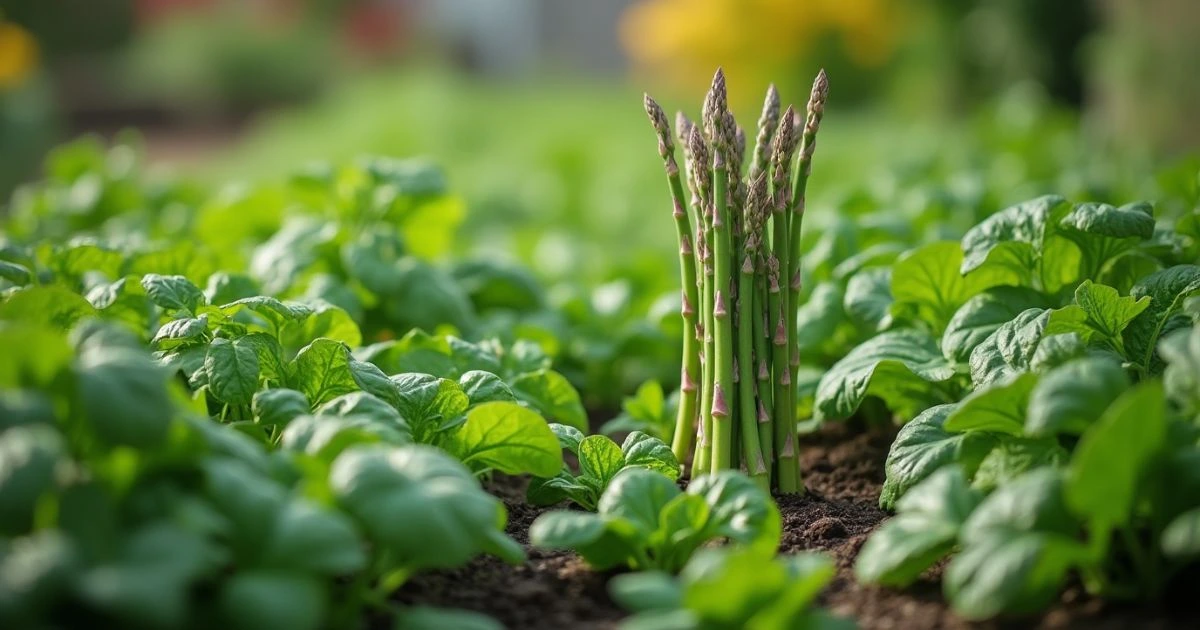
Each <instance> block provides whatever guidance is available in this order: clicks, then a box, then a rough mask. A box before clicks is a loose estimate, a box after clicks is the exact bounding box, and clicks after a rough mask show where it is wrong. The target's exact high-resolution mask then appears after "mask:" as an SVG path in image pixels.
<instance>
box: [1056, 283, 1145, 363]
mask: <svg viewBox="0 0 1200 630" xmlns="http://www.w3.org/2000/svg"><path fill="white" fill-rule="evenodd" d="M1149 305H1150V298H1148V297H1142V298H1141V299H1139V300H1135V299H1134V298H1132V297H1129V296H1126V297H1121V296H1120V295H1119V294H1118V293H1117V290H1116V289H1114V288H1112V287H1107V286H1104V285H1102V284H1093V283H1092V281H1091V280H1084V281H1083V283H1082V284H1080V285H1079V286H1078V287H1077V288H1076V289H1075V303H1074V304H1069V305H1067V306H1064V307H1063V308H1059V309H1055V310H1053V311H1050V319H1049V320H1048V321H1047V322H1046V329H1045V331H1044V332H1043V334H1044V335H1046V336H1050V335H1057V334H1063V333H1072V332H1073V333H1076V334H1078V335H1079V336H1080V338H1081V339H1083V341H1085V342H1088V341H1091V340H1092V339H1095V338H1099V339H1100V340H1101V341H1103V342H1105V343H1108V344H1110V345H1112V347H1113V348H1114V349H1116V350H1117V351H1118V352H1123V351H1124V347H1125V344H1124V342H1123V340H1122V332H1123V331H1124V330H1125V327H1126V326H1128V325H1129V322H1131V321H1133V319H1134V318H1135V317H1137V316H1138V314H1140V313H1141V312H1142V311H1144V310H1146V307H1148V306H1149Z"/></svg>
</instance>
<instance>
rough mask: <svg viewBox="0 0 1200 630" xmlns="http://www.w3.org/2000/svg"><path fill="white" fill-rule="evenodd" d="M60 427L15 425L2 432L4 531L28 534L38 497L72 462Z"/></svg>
mask: <svg viewBox="0 0 1200 630" xmlns="http://www.w3.org/2000/svg"><path fill="white" fill-rule="evenodd" d="M65 455H66V449H65V447H64V444H63V440H62V438H61V437H60V436H59V433H58V431H57V430H55V429H54V428H53V427H50V426H46V425H32V426H22V427H15V428H11V429H8V430H6V431H4V432H3V433H0V534H2V535H4V536H10V537H11V536H18V535H21V534H27V533H29V532H30V531H31V529H32V526H33V518H34V508H35V507H36V506H37V503H38V500H39V499H40V498H41V497H42V496H43V495H44V494H46V493H48V492H50V491H52V490H54V489H55V486H56V485H57V479H56V476H57V470H58V469H59V468H60V467H64V466H66V465H67V464H68V461H67V460H66V458H65Z"/></svg>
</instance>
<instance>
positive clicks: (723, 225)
mask: <svg viewBox="0 0 1200 630" xmlns="http://www.w3.org/2000/svg"><path fill="white" fill-rule="evenodd" d="M710 95H711V98H710V100H711V102H712V106H711V107H710V109H709V114H710V116H711V120H710V121H706V124H707V125H709V126H710V127H711V130H712V131H711V133H712V136H713V145H714V146H713V152H712V157H713V160H712V169H713V208H714V209H713V220H712V236H713V238H712V243H713V247H712V250H713V251H712V254H713V256H712V257H713V313H712V317H713V324H714V329H713V376H714V378H713V398H712V413H711V415H712V422H713V432H712V455H711V460H710V464H711V467H712V468H711V470H713V471H717V470H724V469H728V468H732V467H733V427H732V425H733V422H732V420H731V419H730V413H729V409H730V396H732V395H733V326H732V323H731V321H730V313H731V312H732V304H731V303H730V288H731V287H732V276H731V273H730V271H731V270H730V266H731V262H732V261H733V252H732V251H731V248H732V240H731V235H730V229H731V227H732V226H731V219H730V215H729V206H730V203H729V197H730V191H729V164H728V163H727V162H726V157H725V156H726V155H727V153H728V152H729V151H731V150H733V144H734V142H733V140H732V135H733V130H732V129H730V128H729V125H728V121H727V120H726V119H725V113H726V108H725V75H724V74H723V73H722V72H721V70H717V74H716V76H715V77H713V86H712V90H711V91H710Z"/></svg>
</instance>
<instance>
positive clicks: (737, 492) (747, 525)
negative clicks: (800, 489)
mask: <svg viewBox="0 0 1200 630" xmlns="http://www.w3.org/2000/svg"><path fill="white" fill-rule="evenodd" d="M687 493H688V494H694V495H697V496H701V497H704V500H705V502H707V503H708V506H709V508H710V509H711V515H710V517H709V519H710V523H709V527H710V528H712V531H715V532H716V533H717V534H719V535H721V536H725V537H727V538H729V539H730V540H733V541H736V542H739V543H741V544H743V545H745V546H747V547H750V548H751V549H756V550H758V551H760V552H762V553H763V554H764V555H766V556H768V557H769V556H773V555H774V553H775V550H776V549H778V547H779V538H780V534H781V530H782V527H783V525H782V520H781V517H780V515H779V508H777V507H775V502H774V501H773V500H772V499H771V495H770V493H769V492H767V491H766V490H764V489H763V488H762V487H761V486H759V485H758V483H757V482H755V481H754V480H752V479H750V477H747V476H746V475H744V474H741V473H739V472H737V471H733V470H722V471H718V472H715V473H711V474H707V475H702V476H700V477H697V478H695V479H693V480H692V481H691V483H689V484H688V488H687Z"/></svg>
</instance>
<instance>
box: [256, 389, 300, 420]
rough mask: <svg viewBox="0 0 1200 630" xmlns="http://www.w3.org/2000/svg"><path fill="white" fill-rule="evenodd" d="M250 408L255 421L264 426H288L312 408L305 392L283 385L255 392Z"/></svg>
mask: <svg viewBox="0 0 1200 630" xmlns="http://www.w3.org/2000/svg"><path fill="white" fill-rule="evenodd" d="M250 408H251V410H252V411H253V412H254V419H255V421H256V422H258V423H259V424H261V425H264V426H286V425H287V424H288V423H289V422H291V421H292V420H293V419H294V418H296V417H297V416H302V415H305V414H307V413H308V412H309V410H310V409H311V407H310V406H309V404H308V398H307V397H305V396H304V393H303V392H298V391H296V390H294V389H285V388H282V387H281V388H277V389H264V390H262V391H259V392H257V393H255V394H254V400H253V401H252V402H251V406H250Z"/></svg>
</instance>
